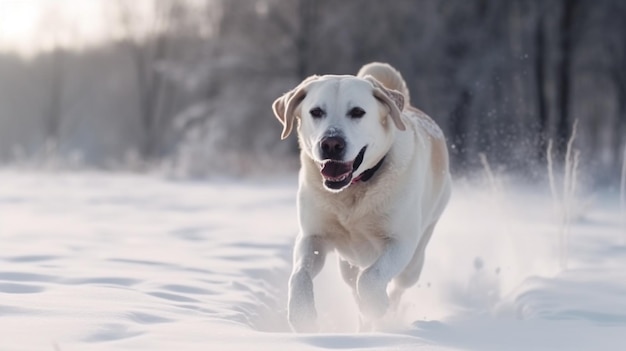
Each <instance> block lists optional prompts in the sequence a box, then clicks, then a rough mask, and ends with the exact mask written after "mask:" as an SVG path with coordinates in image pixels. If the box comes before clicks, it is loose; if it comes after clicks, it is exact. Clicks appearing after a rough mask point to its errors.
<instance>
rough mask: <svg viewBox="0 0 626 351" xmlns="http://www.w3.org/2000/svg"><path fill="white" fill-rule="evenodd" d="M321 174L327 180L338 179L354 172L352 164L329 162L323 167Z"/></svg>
mask: <svg viewBox="0 0 626 351" xmlns="http://www.w3.org/2000/svg"><path fill="white" fill-rule="evenodd" d="M321 172H322V175H323V176H324V177H326V178H338V177H341V176H342V175H344V174H347V173H350V172H352V162H337V161H328V162H326V163H324V165H323V166H322V171H321Z"/></svg>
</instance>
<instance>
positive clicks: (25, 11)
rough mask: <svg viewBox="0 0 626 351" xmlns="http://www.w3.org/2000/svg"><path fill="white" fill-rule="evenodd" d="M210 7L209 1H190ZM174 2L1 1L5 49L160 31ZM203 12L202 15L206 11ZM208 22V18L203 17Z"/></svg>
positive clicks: (24, 50)
mask: <svg viewBox="0 0 626 351" xmlns="http://www.w3.org/2000/svg"><path fill="white" fill-rule="evenodd" d="M187 2H188V4H191V5H197V6H205V5H206V1H204V0H202V1H199V0H187ZM175 3H176V2H173V1H170V2H168V1H159V0H134V1H129V0H0V51H4V52H7V51H8V52H14V53H18V54H20V55H23V56H31V55H34V54H36V53H38V52H40V51H46V50H52V49H54V48H56V47H64V48H71V49H77V50H80V49H84V48H86V47H90V46H94V45H98V44H101V43H103V42H106V41H110V40H114V39H119V38H123V37H128V36H131V37H133V38H137V39H139V38H143V37H145V36H146V35H147V34H149V33H154V32H155V31H158V30H160V29H159V28H160V27H159V20H162V19H163V16H167V15H168V13H167V11H168V9H169V8H170V7H171V6H172V4H175ZM198 12H200V14H199V15H202V12H201V11H198ZM203 20H204V21H206V19H203Z"/></svg>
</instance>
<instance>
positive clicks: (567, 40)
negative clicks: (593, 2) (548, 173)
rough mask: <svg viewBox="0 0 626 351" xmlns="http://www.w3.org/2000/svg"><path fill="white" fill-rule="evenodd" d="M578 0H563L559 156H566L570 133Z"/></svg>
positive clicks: (559, 70) (559, 73)
mask: <svg viewBox="0 0 626 351" xmlns="http://www.w3.org/2000/svg"><path fill="white" fill-rule="evenodd" d="M576 6H577V0H563V14H562V17H561V24H560V27H561V42H560V50H561V52H560V54H561V62H560V65H559V68H558V76H557V77H558V78H557V79H558V81H557V87H558V91H559V96H558V107H559V115H558V119H557V126H556V151H557V153H558V154H559V155H564V154H565V149H566V146H567V140H568V138H569V133H570V121H569V107H570V92H571V85H572V81H571V74H572V69H571V68H572V67H571V66H572V54H573V45H572V44H573V40H572V39H573V24H574V22H573V17H574V10H575V8H576Z"/></svg>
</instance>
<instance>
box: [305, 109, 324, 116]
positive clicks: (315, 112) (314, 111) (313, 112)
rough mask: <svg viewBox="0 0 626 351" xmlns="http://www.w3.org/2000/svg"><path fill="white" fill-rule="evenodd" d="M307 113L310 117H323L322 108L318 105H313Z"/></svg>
mask: <svg viewBox="0 0 626 351" xmlns="http://www.w3.org/2000/svg"><path fill="white" fill-rule="evenodd" d="M309 113H310V114H311V117H313V118H322V117H324V114H325V113H324V110H322V109H321V108H319V107H314V108H312V109H311V111H309Z"/></svg>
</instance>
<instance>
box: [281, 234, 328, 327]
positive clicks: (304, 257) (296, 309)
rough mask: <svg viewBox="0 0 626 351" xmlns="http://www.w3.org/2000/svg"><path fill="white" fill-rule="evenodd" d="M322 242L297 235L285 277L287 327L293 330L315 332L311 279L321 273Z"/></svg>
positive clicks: (310, 237) (320, 238)
mask: <svg viewBox="0 0 626 351" xmlns="http://www.w3.org/2000/svg"><path fill="white" fill-rule="evenodd" d="M325 258H326V243H325V242H324V239H323V238H322V237H320V236H306V235H303V234H300V235H299V236H298V238H297V239H296V244H295V247H294V251H293V271H292V273H291V277H290V278H289V303H288V311H287V313H288V318H289V324H291V327H292V329H293V330H294V331H297V332H312V331H317V323H316V319H317V312H316V311H315V299H314V296H313V278H314V277H315V276H316V275H317V274H318V273H319V272H320V271H321V270H322V267H323V266H324V260H325Z"/></svg>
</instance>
